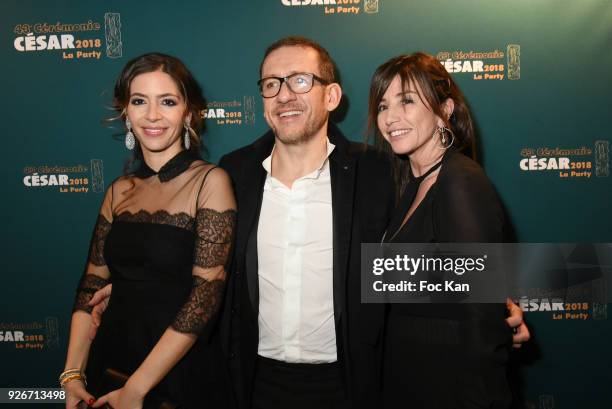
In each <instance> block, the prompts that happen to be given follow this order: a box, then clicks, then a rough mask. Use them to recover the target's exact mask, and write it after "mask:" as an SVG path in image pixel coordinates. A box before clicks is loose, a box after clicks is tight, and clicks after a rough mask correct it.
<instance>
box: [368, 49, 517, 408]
mask: <svg viewBox="0 0 612 409" xmlns="http://www.w3.org/2000/svg"><path fill="white" fill-rule="evenodd" d="M369 124H370V128H371V130H372V131H373V133H374V135H375V138H376V144H377V145H378V146H379V147H380V148H381V149H382V150H385V151H387V152H389V153H391V156H392V158H393V164H394V177H395V183H396V187H397V191H398V198H399V200H398V206H397V210H396V212H395V215H394V217H393V218H392V219H391V222H390V224H389V226H388V228H387V230H386V233H385V237H384V241H385V242H388V243H452V242H475V243H487V242H492V243H500V242H502V241H503V230H504V216H503V212H502V208H501V205H500V203H499V200H498V197H497V195H496V193H495V190H494V188H493V186H492V185H491V183H490V181H489V179H488V178H487V177H486V175H485V173H484V171H483V170H482V168H481V167H480V166H479V165H478V164H477V163H476V162H475V161H474V160H472V159H471V158H470V155H469V154H465V153H464V152H466V151H467V152H471V151H473V146H474V125H473V122H472V118H471V115H470V111H469V109H468V106H467V104H466V102H465V99H464V97H463V94H462V93H461V91H460V90H459V88H458V87H457V85H456V84H455V82H454V81H453V79H452V78H451V76H450V75H449V74H448V72H447V71H446V70H445V69H444V67H443V66H442V64H440V63H439V62H438V61H437V60H436V59H435V58H434V57H432V56H430V55H427V54H424V53H414V54H411V55H403V56H399V57H395V58H392V59H390V60H389V61H387V62H386V63H384V64H383V65H381V66H380V67H378V69H377V70H376V72H375V74H374V76H373V78H372V83H371V87H370V99H369ZM462 151H464V152H462ZM505 314H506V307H505V306H504V305H503V304H486V305H484V304H389V306H388V312H387V320H386V330H385V344H384V364H383V368H384V369H383V399H384V406H385V407H386V408H408V407H414V408H421V409H422V408H444V409H453V408H476V407H478V408H505V407H507V406H508V405H509V404H510V402H511V395H510V392H509V388H508V384H507V381H506V374H505V370H506V367H505V365H506V361H507V358H508V352H509V348H510V345H511V342H512V341H511V339H512V334H511V331H510V328H509V327H508V326H507V325H506V324H505V321H504V318H505Z"/></svg>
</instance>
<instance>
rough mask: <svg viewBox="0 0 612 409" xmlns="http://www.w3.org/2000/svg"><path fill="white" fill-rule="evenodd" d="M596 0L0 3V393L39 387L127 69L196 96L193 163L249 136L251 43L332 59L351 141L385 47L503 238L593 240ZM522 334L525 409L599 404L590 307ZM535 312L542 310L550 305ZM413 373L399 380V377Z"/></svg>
mask: <svg viewBox="0 0 612 409" xmlns="http://www.w3.org/2000/svg"><path fill="white" fill-rule="evenodd" d="M610 33H612V3H611V2H610V1H609V0H580V1H576V0H573V1H572V0H538V1H525V0H518V1H512V2H497V1H484V0H463V1H454V0H429V1H418V0H265V1H212V0H211V1H208V0H207V1H201V0H189V1H181V2H167V1H159V0H151V1H147V2H131V3H129V4H128V2H125V1H118V0H107V1H55V2H49V1H31V0H19V1H16V0H10V1H5V2H3V6H2V13H1V14H0V60H1V61H2V64H1V65H2V75H1V76H0V81H1V83H2V88H1V89H2V90H3V92H4V97H3V98H0V106H1V109H0V112H2V114H3V115H2V120H1V123H2V128H3V132H4V138H3V142H2V154H1V156H2V158H1V160H0V162H1V163H2V174H3V175H4V176H3V180H4V183H5V185H4V188H3V189H2V191H3V195H2V199H0V206H1V209H2V214H3V215H4V216H3V218H4V222H3V228H2V229H1V231H2V232H1V233H0V234H1V235H2V246H1V247H0V260H2V272H1V274H2V279H1V283H2V284H1V286H0V362H1V363H2V364H1V368H2V370H0V387H9V386H13V387H19V386H21V387H22V386H30V387H55V385H56V379H57V374H58V373H59V372H60V371H61V370H62V369H63V364H64V362H63V361H64V358H65V352H66V344H67V337H68V328H69V327H68V326H69V320H70V311H71V305H72V302H73V296H74V291H75V287H76V285H77V281H78V279H79V277H80V275H81V273H82V271H83V267H84V264H85V259H86V255H87V249H88V244H89V240H90V235H91V232H92V228H93V224H94V222H95V220H96V216H97V211H98V208H99V205H100V202H101V200H102V197H103V192H104V190H105V188H106V187H107V186H108V184H109V183H110V182H111V181H112V180H113V179H114V178H116V177H117V176H118V175H120V174H121V172H122V167H123V163H124V161H125V160H126V158H127V157H128V152H127V151H126V150H125V147H124V145H123V142H122V138H121V137H119V138H117V137H116V135H117V134H118V133H120V132H121V129H112V128H109V127H107V126H105V125H104V123H103V120H104V119H105V118H108V117H109V116H111V115H112V114H113V113H112V111H110V110H109V105H110V101H111V95H112V87H113V84H114V80H115V78H116V76H117V75H118V73H119V72H120V70H121V68H122V67H123V65H124V64H125V63H126V62H127V61H128V60H129V59H131V58H132V57H135V56H137V55H140V54H142V53H145V52H149V51H160V52H164V53H168V54H172V55H175V56H177V57H179V58H181V59H182V60H183V61H184V62H185V63H186V64H187V66H188V67H189V68H190V69H191V71H192V72H193V73H194V75H195V76H196V77H197V79H198V80H199V81H200V83H201V84H202V86H203V89H204V92H205V95H206V97H207V100H208V109H207V110H206V111H204V112H202V115H204V116H205V117H206V125H207V133H206V135H205V138H204V141H205V144H206V148H207V152H206V155H207V158H208V159H209V160H210V161H213V162H215V161H217V160H218V159H219V158H220V156H221V155H222V154H224V153H226V152H229V151H231V150H233V149H236V148H238V147H241V146H243V145H245V144H248V143H249V142H251V141H253V140H254V139H255V138H257V137H258V136H259V135H261V134H262V133H263V132H265V131H266V129H267V126H266V123H265V121H264V119H263V116H262V104H261V98H260V96H259V94H258V89H257V85H256V82H257V80H258V77H259V75H258V74H259V72H258V68H259V63H260V60H261V57H262V55H263V52H264V50H265V48H266V46H267V45H268V44H270V43H272V42H273V41H275V40H277V39H279V38H281V37H284V36H287V35H293V34H298V35H304V36H307V37H311V38H313V39H314V40H316V41H318V42H320V43H321V44H322V45H323V46H324V47H326V48H327V49H328V50H329V52H330V54H331V55H332V57H333V58H334V60H335V62H336V63H337V65H338V67H339V70H340V74H341V78H342V86H343V89H344V92H345V94H346V98H347V106H348V109H347V112H346V115H344V116H343V118H341V120H340V122H339V126H340V128H341V129H342V130H343V131H344V132H345V133H346V134H347V135H348V136H350V138H352V139H354V140H362V139H363V136H364V132H365V122H366V120H365V118H366V108H367V92H368V86H369V81H370V78H371V75H372V73H373V72H374V70H375V68H376V67H377V66H378V65H380V64H381V63H383V62H384V61H386V60H387V59H388V58H390V57H392V56H395V55H397V54H400V53H409V52H414V51H425V52H427V53H430V54H433V55H435V56H437V58H439V60H440V61H441V62H442V63H443V64H444V66H445V67H446V69H447V70H448V71H449V72H451V73H452V75H453V77H454V78H455V80H456V81H457V82H458V84H459V86H460V87H461V89H462V90H463V91H464V93H465V95H466V97H467V99H468V101H469V103H470V105H471V108H472V110H473V113H474V116H475V120H476V122H477V126H478V133H479V137H480V142H479V144H480V147H479V149H480V161H481V163H482V164H483V166H484V167H485V169H486V171H487V173H488V175H489V177H490V178H491V180H492V181H493V183H494V184H495V187H496V188H497V190H498V192H499V194H500V196H501V198H502V200H503V203H504V205H505V207H506V209H507V212H508V215H509V217H510V219H511V220H512V224H513V226H514V230H515V231H516V236H517V239H518V241H521V242H534V243H538V242H561V243H563V242H565V243H606V242H611V241H612V218H611V217H610V210H609V207H610V203H612V189H611V188H612V177H611V176H610V164H609V160H610V153H609V152H610V142H611V141H612V128H611V127H610V124H609V122H610V118H611V115H610V114H611V110H610V108H611V107H612V104H611V103H610V92H612V76H611V75H610V73H611V72H612V54H611V53H610V45H611V44H612V37H611V34H610ZM520 302H521V304H522V305H523V306H524V309H525V310H526V320H527V321H528V323H529V326H530V328H531V331H532V334H533V340H532V341H530V343H529V345H527V346H526V347H525V348H523V349H522V350H520V351H516V352H514V353H513V354H514V355H513V372H514V374H513V376H514V378H515V379H516V380H517V382H518V388H519V393H520V395H521V399H522V401H523V402H522V404H524V405H525V407H527V408H542V409H544V408H546V409H552V408H609V407H612V392H611V390H610V381H611V380H612V377H611V376H610V368H612V350H611V346H610V345H611V343H610V340H611V339H612V325H611V321H610V318H609V317H608V311H607V305H605V304H604V305H592V304H590V303H579V304H567V305H561V309H559V308H560V307H559V304H558V303H556V304H555V303H553V302H552V300H551V299H549V298H547V297H546V294H534V295H533V296H530V297H529V298H528V299H523V300H520ZM553 306H554V307H555V308H553ZM414 369H415V370H418V368H414Z"/></svg>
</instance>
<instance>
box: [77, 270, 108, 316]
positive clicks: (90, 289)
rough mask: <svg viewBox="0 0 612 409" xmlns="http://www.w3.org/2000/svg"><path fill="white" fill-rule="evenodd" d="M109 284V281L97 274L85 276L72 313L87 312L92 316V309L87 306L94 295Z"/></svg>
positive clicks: (78, 290)
mask: <svg viewBox="0 0 612 409" xmlns="http://www.w3.org/2000/svg"><path fill="white" fill-rule="evenodd" d="M106 284H108V280H105V279H104V278H102V277H100V276H97V275H95V274H85V275H84V276H83V278H81V281H80V283H79V288H78V289H77V295H76V299H75V300H74V306H73V308H72V311H73V312H74V311H85V312H86V313H88V314H91V310H92V307H90V306H89V305H87V303H88V302H89V300H91V297H93V294H94V293H95V292H96V291H98V290H99V289H100V288H102V287H104V286H105V285H106Z"/></svg>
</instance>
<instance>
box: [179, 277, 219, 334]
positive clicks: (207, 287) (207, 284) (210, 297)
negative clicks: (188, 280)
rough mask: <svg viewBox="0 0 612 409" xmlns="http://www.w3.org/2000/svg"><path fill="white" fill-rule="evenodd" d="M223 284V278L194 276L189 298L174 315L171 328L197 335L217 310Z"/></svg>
mask: <svg viewBox="0 0 612 409" xmlns="http://www.w3.org/2000/svg"><path fill="white" fill-rule="evenodd" d="M224 285H225V282H224V281H223V280H211V281H208V280H206V279H204V278H202V277H199V276H194V277H193V286H192V288H191V294H190V295H189V299H188V300H187V302H186V303H185V304H184V305H183V308H181V310H180V311H179V313H178V314H177V315H176V318H175V319H174V322H173V323H172V328H174V329H175V330H176V331H178V332H182V333H185V334H194V335H199V334H200V333H201V332H202V330H203V329H204V327H205V326H206V324H207V323H208V322H210V320H211V318H212V317H214V316H215V314H216V313H217V311H218V310H219V306H220V305H221V299H222V297H223V288H224Z"/></svg>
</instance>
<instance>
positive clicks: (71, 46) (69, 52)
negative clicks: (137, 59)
mask: <svg viewBox="0 0 612 409" xmlns="http://www.w3.org/2000/svg"><path fill="white" fill-rule="evenodd" d="M101 28H102V25H101V24H100V23H98V22H96V21H92V20H88V21H87V22H86V23H76V24H66V23H61V22H59V21H58V22H56V23H55V24H49V23H46V22H45V23H35V24H27V23H21V24H17V25H15V28H14V30H13V32H14V33H15V34H17V35H18V36H17V37H15V39H14V40H13V46H14V47H15V50H17V51H19V52H24V53H26V52H38V51H54V50H62V54H61V55H62V59H64V60H82V59H96V60H99V59H100V57H101V56H102V52H103V51H102V46H103V44H104V43H106V56H107V57H108V58H120V57H121V56H122V55H123V42H122V40H121V15H120V14H119V13H105V14H104V38H102V37H101V33H98V32H99V31H100V30H101ZM103 39H104V40H105V41H103Z"/></svg>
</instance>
